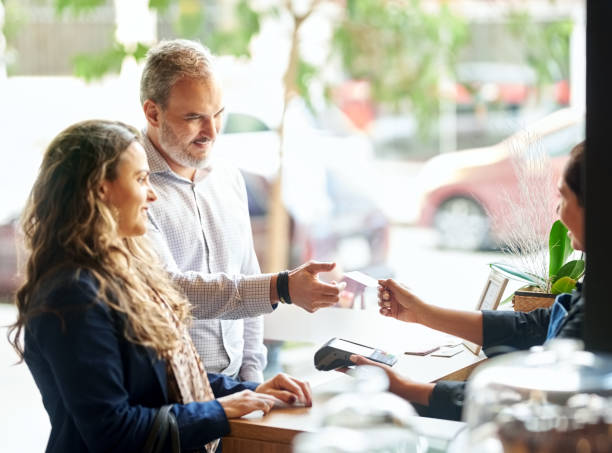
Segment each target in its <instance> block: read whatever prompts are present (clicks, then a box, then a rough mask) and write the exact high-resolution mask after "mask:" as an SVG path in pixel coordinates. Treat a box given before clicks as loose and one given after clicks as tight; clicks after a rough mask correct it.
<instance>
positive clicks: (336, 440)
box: [293, 366, 426, 453]
mask: <svg viewBox="0 0 612 453" xmlns="http://www.w3.org/2000/svg"><path fill="white" fill-rule="evenodd" d="M353 373H354V377H355V379H353V380H352V381H351V383H352V386H351V387H350V388H347V389H346V392H345V393H342V394H340V395H337V396H335V397H333V398H331V399H330V400H329V401H327V402H326V403H325V406H324V407H323V408H322V410H321V413H320V415H319V426H320V429H319V430H317V431H316V432H312V433H302V434H299V435H298V436H296V438H295V440H294V443H293V448H294V449H293V451H294V453H314V452H317V453H349V452H351V453H358V452H359V453H361V452H377V453H400V452H401V453H422V452H424V451H425V450H426V443H425V441H424V439H422V438H421V437H420V436H419V435H418V433H417V432H416V430H415V429H414V428H413V427H412V424H411V419H412V417H414V416H416V415H417V413H416V411H415V410H414V408H413V407H412V406H411V405H410V403H408V402H407V401H406V400H404V399H402V398H400V397H398V396H396V395H393V394H391V393H389V392H387V391H386V390H387V389H388V387H389V380H388V378H387V375H386V373H385V372H384V371H383V370H381V369H380V368H378V367H370V366H360V367H357V368H355V370H353Z"/></svg>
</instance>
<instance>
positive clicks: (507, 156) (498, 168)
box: [417, 108, 584, 250]
mask: <svg viewBox="0 0 612 453" xmlns="http://www.w3.org/2000/svg"><path fill="white" fill-rule="evenodd" d="M583 139H584V113H583V112H581V111H577V110H574V109H569V108H568V109H562V110H558V111H556V112H554V113H552V114H550V115H548V116H546V117H544V118H542V119H541V120H539V121H537V122H535V123H534V124H532V125H530V126H528V127H527V128H525V129H523V130H521V131H519V132H517V133H515V134H513V135H512V136H510V137H508V138H507V139H505V140H503V141H502V142H501V143H498V144H496V145H493V146H490V147H484V148H477V149H471V150H465V151H459V152H454V153H449V154H442V155H439V156H436V157H434V158H432V159H430V160H429V161H428V162H427V163H426V164H425V165H424V166H423V168H422V169H421V172H420V173H419V176H418V182H417V185H418V187H419V188H420V194H421V201H420V213H419V219H418V224H419V225H420V226H425V227H433V228H435V230H436V231H437V233H438V238H439V240H438V243H439V245H440V246H441V247H444V248H455V249H463V250H477V249H490V248H496V247H499V246H503V244H504V242H505V241H504V238H507V237H508V230H509V228H511V224H512V222H509V221H508V216H511V215H516V207H517V206H518V204H519V203H520V202H521V200H525V198H527V199H529V198H530V197H531V198H532V199H536V198H537V197H536V195H537V194H535V195H534V191H535V192H538V193H547V194H553V195H552V196H550V197H549V199H547V200H542V203H541V205H540V206H537V207H533V209H538V210H541V211H542V213H543V215H542V216H541V217H542V219H543V220H542V221H541V222H540V224H539V225H534V228H536V229H538V230H540V232H541V233H542V234H546V233H547V232H548V229H549V228H550V223H549V222H548V218H547V217H549V216H548V214H549V213H550V216H554V206H555V204H556V195H555V194H556V190H555V187H556V184H557V180H558V178H559V176H560V173H561V170H562V168H563V165H564V164H565V161H566V160H567V155H568V154H569V151H570V150H571V149H572V147H573V146H574V145H576V144H577V143H578V142H580V141H582V140H583ZM541 151H543V152H544V153H545V154H547V155H548V158H549V159H545V160H543V159H541V158H537V157H536V158H535V159H532V160H533V161H534V162H540V165H550V166H551V167H552V168H550V169H544V170H546V171H539V170H542V169H541V168H540V169H537V168H528V167H527V168H524V169H523V173H522V177H521V178H519V177H518V176H517V166H516V157H517V156H523V157H525V156H530V155H531V156H533V155H535V154H537V153H538V152H541ZM534 153H535V154H534ZM528 160H529V157H528ZM534 165H538V164H537V163H536V164H534ZM523 167H524V165H523ZM536 173H537V174H539V175H540V181H539V182H538V181H536V180H535V178H536V176H537V175H536V176H533V175H534V174H536ZM529 178H532V180H531V181H527V182H531V183H534V184H532V185H534V186H535V187H529V188H528V190H527V191H525V190H523V195H522V196H521V189H526V186H525V181H526V180H529ZM519 181H520V182H519ZM538 184H540V186H539V187H538ZM542 184H545V185H551V186H552V187H543V186H542ZM529 190H531V191H532V192H531V195H529Z"/></svg>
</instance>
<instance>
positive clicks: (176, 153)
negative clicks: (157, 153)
mask: <svg viewBox="0 0 612 453" xmlns="http://www.w3.org/2000/svg"><path fill="white" fill-rule="evenodd" d="M160 145H161V146H162V149H163V150H164V151H165V152H166V154H167V155H168V156H169V157H170V159H172V160H173V161H174V162H176V163H177V164H179V165H182V166H183V167H188V168H194V169H196V170H200V169H202V168H206V167H208V166H209V165H210V161H211V159H210V152H209V153H208V154H207V155H206V157H204V158H202V159H198V158H196V157H194V156H191V155H190V154H188V153H187V152H186V151H185V150H183V149H180V150H177V149H176V148H173V147H166V146H164V143H160ZM211 151H212V149H211Z"/></svg>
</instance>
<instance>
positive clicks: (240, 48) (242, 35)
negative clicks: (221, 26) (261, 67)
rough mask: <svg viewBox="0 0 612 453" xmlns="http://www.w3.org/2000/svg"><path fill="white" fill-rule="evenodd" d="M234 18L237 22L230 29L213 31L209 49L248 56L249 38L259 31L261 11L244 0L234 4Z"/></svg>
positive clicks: (221, 52)
mask: <svg viewBox="0 0 612 453" xmlns="http://www.w3.org/2000/svg"><path fill="white" fill-rule="evenodd" d="M235 18H236V21H237V23H236V24H235V26H234V27H232V29H231V30H216V31H214V32H213V33H212V34H211V36H210V39H209V40H208V44H209V46H210V48H211V50H212V51H213V52H215V53H219V54H227V55H235V56H249V55H250V52H249V43H250V42H251V38H252V37H253V36H255V35H256V34H257V33H259V30H260V27H261V13H258V12H257V11H255V10H254V9H252V8H251V7H250V6H249V3H248V2H247V1H246V0H240V1H239V2H238V3H237V4H236V9H235Z"/></svg>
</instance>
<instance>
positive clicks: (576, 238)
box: [557, 178, 584, 251]
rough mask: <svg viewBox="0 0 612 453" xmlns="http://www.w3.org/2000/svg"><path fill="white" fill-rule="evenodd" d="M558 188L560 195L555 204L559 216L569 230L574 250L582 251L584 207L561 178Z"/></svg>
mask: <svg viewBox="0 0 612 453" xmlns="http://www.w3.org/2000/svg"><path fill="white" fill-rule="evenodd" d="M558 188H559V195H560V196H561V197H560V199H559V204H558V205H557V213H558V214H559V218H560V219H561V222H563V224H564V225H565V226H566V227H567V229H568V230H569V231H568V233H567V235H568V236H569V238H570V240H571V242H572V247H573V248H574V250H580V251H584V209H583V207H582V206H581V205H580V203H579V202H578V197H577V196H576V194H575V193H574V192H573V191H572V189H570V188H569V186H568V185H567V183H566V182H565V180H563V178H561V180H560V181H559V185H558Z"/></svg>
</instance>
